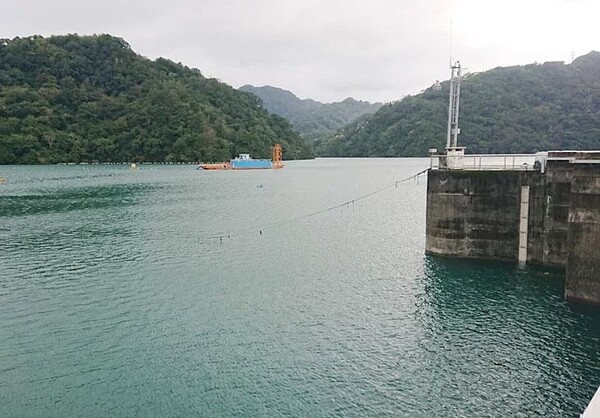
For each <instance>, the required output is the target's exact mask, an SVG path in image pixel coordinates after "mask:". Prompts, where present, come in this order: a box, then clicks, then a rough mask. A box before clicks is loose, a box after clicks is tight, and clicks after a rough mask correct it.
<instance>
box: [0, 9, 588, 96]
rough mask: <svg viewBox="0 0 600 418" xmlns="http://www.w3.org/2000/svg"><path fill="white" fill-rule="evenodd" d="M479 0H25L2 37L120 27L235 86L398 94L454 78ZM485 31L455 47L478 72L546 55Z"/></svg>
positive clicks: (137, 44)
mask: <svg viewBox="0 0 600 418" xmlns="http://www.w3.org/2000/svg"><path fill="white" fill-rule="evenodd" d="M4 1H7V0H4ZM470 1H475V0H450V1H447V0H428V1H419V2H417V1H412V0H371V1H368V2H367V1H357V0H355V1H348V0H330V1H321V0H254V1H249V0H201V1H191V0H183V1H181V0H171V1H167V0H154V1H141V0H129V1H117V0H106V1H99V0H89V1H73V0H55V1H41V0H25V1H21V2H16V1H13V2H11V3H10V4H9V5H8V6H7V7H4V8H3V9H4V10H3V13H1V14H0V28H2V29H1V31H2V33H0V36H1V37H14V36H26V35H32V34H38V33H39V34H42V35H49V34H62V33H73V32H76V33H80V34H91V33H111V34H114V35H116V36H121V37H123V38H124V39H126V40H127V41H128V42H129V43H130V44H131V45H132V47H133V49H134V50H135V51H137V52H138V53H140V54H142V55H144V56H147V57H149V58H156V57H158V56H164V57H166V58H169V59H172V60H174V61H176V62H182V63H183V64H186V65H188V66H190V67H196V68H199V69H200V70H201V71H202V73H203V74H205V75H207V76H211V77H216V78H219V79H220V80H222V81H224V82H227V83H229V84H231V85H233V86H235V87H237V86H239V85H242V84H255V85H264V84H270V85H274V86H278V87H282V88H286V89H288V90H292V91H293V92H294V93H296V94H297V95H299V96H301V97H311V98H314V99H317V100H321V101H334V100H342V99H344V98H345V97H347V96H355V98H357V99H363V100H371V101H389V100H394V99H397V98H400V97H402V96H405V95H406V94H414V93H417V92H418V91H420V90H421V89H423V88H426V87H427V86H429V85H431V83H432V82H433V81H435V80H436V79H444V78H447V74H448V70H447V66H448V58H449V26H450V19H451V18H452V17H453V13H457V10H459V7H458V6H465V5H466V6H468V3H469V2H470ZM577 3H580V2H577ZM463 9H464V10H467V11H468V10H469V8H468V7H463ZM486 18H493V17H490V16H481V19H486ZM488 38H490V37H489V36H488ZM477 39H478V37H477V34H467V35H465V34H463V36H462V39H461V42H457V47H456V52H457V55H458V54H460V55H461V56H460V58H462V61H463V63H465V64H466V65H467V66H469V68H472V69H474V70H482V69H486V68H491V67H495V66H498V65H510V64H514V63H520V62H521V60H523V59H526V58H527V57H530V56H531V57H532V59H531V61H534V60H539V59H538V58H535V59H533V57H534V55H533V54H532V53H531V50H532V48H533V47H532V46H530V45H529V46H527V48H525V47H524V48H523V51H521V52H520V51H514V52H510V51H509V48H510V46H508V45H506V44H502V34H497V38H493V39H494V42H492V41H487V43H485V44H483V45H481V44H478V43H477V42H476V41H477ZM496 39H497V41H496ZM528 48H529V49H528ZM547 59H549V60H553V59H556V57H552V56H549V57H548V58H547ZM511 60H512V61H511Z"/></svg>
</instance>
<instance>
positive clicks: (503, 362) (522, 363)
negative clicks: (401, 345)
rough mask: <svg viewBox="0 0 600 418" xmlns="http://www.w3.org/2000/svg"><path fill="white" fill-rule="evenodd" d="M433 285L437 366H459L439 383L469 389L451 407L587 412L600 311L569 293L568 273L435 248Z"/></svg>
mask: <svg viewBox="0 0 600 418" xmlns="http://www.w3.org/2000/svg"><path fill="white" fill-rule="evenodd" d="M424 286H425V293H424V294H423V295H422V300H421V303H422V305H421V308H422V309H420V311H419V314H420V320H421V321H422V322H423V324H424V326H425V327H426V329H428V330H429V332H428V338H427V340H426V342H425V344H426V345H427V346H428V350H429V351H433V352H434V357H435V364H436V366H435V367H434V369H435V370H441V369H448V368H452V369H453V370H454V371H455V374H454V378H453V382H452V386H451V387H446V388H443V387H439V390H445V391H447V392H450V393H449V394H451V393H454V395H453V396H451V398H456V399H460V394H461V393H465V392H468V393H469V394H470V398H469V400H468V401H467V402H465V400H464V399H463V400H461V403H460V404H457V405H454V411H452V409H450V412H453V413H456V414H458V413H459V412H460V411H461V410H462V411H464V410H465V408H467V410H469V411H470V412H471V413H472V414H473V415H476V416H479V415H487V414H490V415H493V414H494V411H498V410H504V411H505V412H507V415H511V416H516V415H519V414H520V413H521V414H523V415H528V416H530V415H532V414H535V415H544V416H558V415H563V416H565V415H567V416H568V415H573V416H575V415H577V413H580V412H581V411H582V406H583V407H584V406H585V401H584V403H583V404H582V400H585V399H589V398H590V393H593V391H594V389H595V388H597V385H598V379H599V376H600V366H599V363H600V347H599V346H598V341H600V321H599V319H600V314H599V312H598V310H597V309H594V308H585V307H582V308H580V309H579V312H578V310H577V309H575V310H574V309H572V306H569V305H567V304H566V303H565V302H564V301H563V299H562V292H563V278H562V274H561V273H559V272H556V271H548V270H543V269H538V268H531V267H527V268H523V267H520V266H518V265H513V264H505V263H497V262H485V261H465V260H450V259H443V258H436V257H427V259H426V273H425V278H424ZM457 364H460V365H461V367H458V368H457V367H455V366H456V365H457ZM434 375H435V373H434ZM575 376H577V377H576V378H575ZM574 378H575V381H574ZM434 382H440V379H435V378H434V379H433V380H432V383H433V385H434V386H436V384H435V383H434ZM491 389H493V391H491ZM524 405H527V407H526V408H525V410H524ZM509 411H511V413H508V412H509ZM525 411H529V412H528V413H525ZM560 411H562V412H560ZM559 412H560V413H559ZM567 412H568V414H567Z"/></svg>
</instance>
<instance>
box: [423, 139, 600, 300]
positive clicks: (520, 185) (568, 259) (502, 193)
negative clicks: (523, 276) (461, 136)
mask: <svg viewBox="0 0 600 418" xmlns="http://www.w3.org/2000/svg"><path fill="white" fill-rule="evenodd" d="M431 161H432V164H431V169H430V170H429V172H428V181H427V215H426V253H428V254H435V255H440V256H447V257H457V258H479V259H492V260H507V261H514V262H520V263H528V264H537V265H543V266H552V267H558V268H561V269H564V271H565V297H566V298H567V299H568V300H575V301H582V302H591V303H596V304H600V151H550V152H544V153H537V154H529V155H528V154H518V155H517V154H507V155H498V154H490V155H464V154H463V153H459V154H457V153H456V152H454V153H453V154H452V155H433V156H432V157H431Z"/></svg>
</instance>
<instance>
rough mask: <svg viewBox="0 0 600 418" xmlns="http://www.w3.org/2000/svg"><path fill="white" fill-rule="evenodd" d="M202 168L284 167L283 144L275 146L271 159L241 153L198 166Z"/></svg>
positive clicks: (256, 168) (252, 168)
mask: <svg viewBox="0 0 600 418" xmlns="http://www.w3.org/2000/svg"><path fill="white" fill-rule="evenodd" d="M198 168H199V169H202V170H265V169H271V168H275V169H276V168H283V162H282V151H281V145H279V144H276V145H275V146H274V147H273V158H272V159H271V160H265V159H262V160H259V159H255V158H252V157H250V154H240V155H239V156H238V157H236V158H232V159H231V160H229V161H228V162H223V163H206V164H200V165H199V166H198Z"/></svg>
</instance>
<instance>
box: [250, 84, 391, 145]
mask: <svg viewBox="0 0 600 418" xmlns="http://www.w3.org/2000/svg"><path fill="white" fill-rule="evenodd" d="M239 90H241V91H245V92H248V93H252V94H255V95H256V96H258V97H259V98H260V99H261V100H262V102H263V106H264V107H265V109H267V110H268V111H269V112H270V113H273V114H275V115H279V116H282V117H284V118H286V119H287V120H289V121H290V123H291V124H292V126H294V128H296V130H297V131H298V132H299V133H300V135H301V136H302V137H303V138H305V139H319V138H323V137H325V136H327V135H329V134H331V133H333V132H335V131H337V130H338V129H340V128H341V127H343V126H345V125H346V124H348V123H350V122H352V121H354V120H355V119H357V118H359V117H361V116H363V115H365V114H372V113H375V112H376V111H377V110H378V109H379V108H380V107H381V106H382V103H369V102H366V101H362V100H355V99H353V98H352V97H348V98H346V99H345V100H343V101H341V102H335V103H321V102H318V101H316V100H312V99H300V98H299V97H297V96H296V95H295V94H294V93H292V92H291V91H288V90H284V89H281V88H278V87H272V86H263V87H255V86H252V85H249V84H247V85H245V86H242V87H240V88H239Z"/></svg>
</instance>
